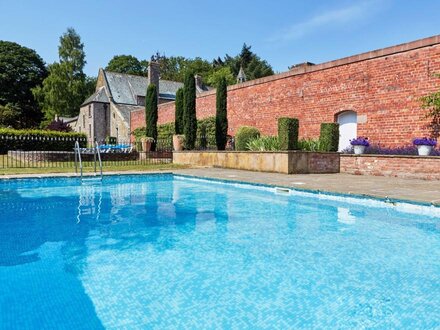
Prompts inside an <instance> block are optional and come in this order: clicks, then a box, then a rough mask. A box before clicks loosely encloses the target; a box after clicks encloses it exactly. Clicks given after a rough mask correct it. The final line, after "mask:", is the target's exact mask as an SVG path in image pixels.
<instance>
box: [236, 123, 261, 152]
mask: <svg viewBox="0 0 440 330" xmlns="http://www.w3.org/2000/svg"><path fill="white" fill-rule="evenodd" d="M259 137H260V131H259V130H258V128H256V127H252V126H241V127H240V128H239V129H238V131H237V134H235V149H236V150H238V151H242V150H249V149H248V143H249V142H250V141H252V140H255V139H257V138H259Z"/></svg>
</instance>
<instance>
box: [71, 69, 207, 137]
mask: <svg viewBox="0 0 440 330" xmlns="http://www.w3.org/2000/svg"><path fill="white" fill-rule="evenodd" d="M195 79H196V84H197V90H198V92H203V91H206V90H208V88H207V87H205V86H203V84H202V82H201V78H200V77H199V76H196V77H195ZM149 84H155V85H156V86H159V88H158V93H159V95H158V103H159V104H163V103H167V102H171V101H174V100H175V98H176V92H177V90H178V89H179V88H181V87H183V84H182V83H180V82H176V81H169V80H163V79H160V72H159V64H158V63H155V62H151V63H150V65H149V67H148V77H142V76H135V75H130V74H123V73H116V72H110V71H106V70H103V69H100V70H99V74H98V80H97V83H96V89H95V93H94V94H93V95H91V96H90V97H88V98H87V99H86V100H85V101H84V102H83V104H82V105H81V108H80V112H79V115H78V117H77V118H76V120H74V121H72V122H71V123H70V126H71V127H72V129H73V130H74V131H76V132H83V133H86V134H87V137H88V138H89V139H90V140H95V139H96V140H97V141H99V142H102V141H104V140H105V139H106V138H107V137H115V138H116V139H117V140H118V141H119V142H124V141H125V142H128V141H130V135H131V132H132V130H133V129H134V128H132V127H131V125H130V117H131V113H132V112H133V111H144V109H145V94H146V91H147V86H148V85H149Z"/></svg>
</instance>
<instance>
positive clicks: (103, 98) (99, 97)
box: [81, 86, 109, 106]
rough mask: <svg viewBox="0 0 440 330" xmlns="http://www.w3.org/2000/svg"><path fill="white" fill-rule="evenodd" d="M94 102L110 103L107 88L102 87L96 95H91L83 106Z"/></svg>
mask: <svg viewBox="0 0 440 330" xmlns="http://www.w3.org/2000/svg"><path fill="white" fill-rule="evenodd" d="M92 102H102V103H109V99H108V96H107V93H106V92H105V87H104V86H102V87H101V88H99V89H98V90H97V91H96V92H95V93H93V94H92V95H90V96H89V97H88V98H87V100H85V101H84V102H83V104H81V106H84V105H86V104H89V103H92Z"/></svg>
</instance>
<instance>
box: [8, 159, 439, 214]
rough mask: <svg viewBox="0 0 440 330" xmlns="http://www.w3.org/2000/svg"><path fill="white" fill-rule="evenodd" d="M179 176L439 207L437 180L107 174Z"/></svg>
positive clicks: (194, 172)
mask: <svg viewBox="0 0 440 330" xmlns="http://www.w3.org/2000/svg"><path fill="white" fill-rule="evenodd" d="M144 174H176V175H183V176H191V177H198V178H206V179H217V180H224V181H226V182H238V183H251V184H259V185H268V186H272V187H285V188H289V189H293V190H296V191H304V192H314V193H321V194H335V195H339V196H345V197H360V198H362V197H364V198H365V197H367V198H373V199H377V200H380V201H387V202H404V203H413V204H414V203H415V204H422V205H433V206H436V207H440V188H438V187H439V183H438V182H437V181H427V180H416V179H401V178H394V177H378V176H358V175H350V174H340V173H339V174H293V175H292V174H279V173H263V172H251V171H244V170H231V169H220V168H190V169H177V170H153V171H112V172H106V173H104V175H109V176H111V175H144ZM50 177H54V178H57V177H58V178H59V177H77V175H76V174H74V173H48V174H23V175H5V176H0V181H1V180H8V179H17V178H18V179H26V178H50Z"/></svg>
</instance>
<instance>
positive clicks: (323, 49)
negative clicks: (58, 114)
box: [0, 0, 440, 75]
mask: <svg viewBox="0 0 440 330" xmlns="http://www.w3.org/2000/svg"><path fill="white" fill-rule="evenodd" d="M439 12H440V1H438V0H431V1H430V0H425V1H410V0H401V1H399V0H352V1H337V0H327V1H324V0H320V1H313V0H309V1H294V0H291V1H288V0H279V1H275V0H272V1H261V0H253V1H239V0H235V1H232V0H216V1H210V0H205V1H200V0H187V1H177V0H168V1H166V2H165V1H149V0H144V1H142V0H125V1H112V0H108V1H102V0H89V1H85V0H75V1H59V0H56V1H55V0H39V1H35V0H9V1H5V0H0V40H8V41H15V42H17V43H19V44H21V45H23V46H26V47H29V48H32V49H35V50H36V51H37V52H38V53H39V54H40V55H41V57H42V58H43V59H44V60H45V61H46V62H47V63H52V62H54V61H56V60H58V53H57V52H58V43H59V36H60V35H61V34H62V33H64V32H65V31H66V29H67V27H73V28H75V29H76V31H77V32H78V33H79V34H80V35H81V38H82V40H83V42H84V45H85V51H86V60H87V65H86V67H85V72H86V73H87V74H89V75H96V74H97V72H98V69H99V68H100V67H105V66H106V65H107V63H108V61H109V60H110V59H111V58H112V57H113V55H119V54H130V55H134V56H136V57H138V58H139V59H149V58H150V56H151V55H152V54H153V53H155V52H156V51H160V52H162V53H165V54H166V55H169V56H171V55H182V56H185V57H196V56H200V57H202V58H206V59H210V60H211V59H213V58H214V57H217V56H219V55H220V56H223V55H224V54H225V53H228V54H230V55H235V54H237V53H238V52H239V51H240V49H241V47H242V45H243V43H244V42H246V43H247V44H250V45H252V50H253V51H255V52H256V53H257V54H258V55H260V56H261V57H262V58H264V59H266V60H267V61H268V62H269V63H270V64H271V65H272V66H273V68H274V70H275V71H278V72H282V71H286V70H287V67H288V66H289V65H292V64H296V63H300V62H305V61H309V62H314V63H321V62H325V61H329V60H334V59H337V58H341V57H345V56H349V55H353V54H357V53H361V52H365V51H369V50H373V49H377V48H382V47H386V46H392V45H395V44H399V43H403V42H407V41H412V40H415V39H419V38H424V37H428V36H432V35H436V34H440V20H439V18H438V13H439Z"/></svg>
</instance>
